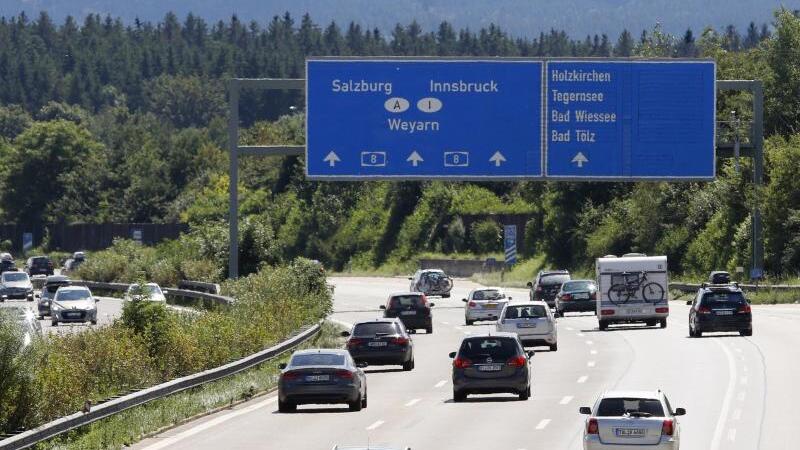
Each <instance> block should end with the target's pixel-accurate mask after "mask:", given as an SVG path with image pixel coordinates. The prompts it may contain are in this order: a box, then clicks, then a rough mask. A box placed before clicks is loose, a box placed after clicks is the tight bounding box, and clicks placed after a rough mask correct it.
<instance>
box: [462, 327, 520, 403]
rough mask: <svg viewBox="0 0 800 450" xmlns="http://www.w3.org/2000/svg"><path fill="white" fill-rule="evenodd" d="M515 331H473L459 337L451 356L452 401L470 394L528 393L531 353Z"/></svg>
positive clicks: (463, 398)
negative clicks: (463, 336)
mask: <svg viewBox="0 0 800 450" xmlns="http://www.w3.org/2000/svg"><path fill="white" fill-rule="evenodd" d="M531 356H533V351H528V352H526V351H525V349H524V348H523V347H522V343H521V342H520V340H519V337H517V335H516V333H487V334H482V335H473V336H469V337H466V338H464V340H463V341H461V347H460V348H459V350H458V352H453V353H450V357H451V358H453V401H455V402H461V401H464V400H466V398H467V395H469V394H494V393H511V394H516V395H518V396H519V399H520V400H527V399H528V398H529V397H530V396H531V369H530V367H529V364H530V357H531Z"/></svg>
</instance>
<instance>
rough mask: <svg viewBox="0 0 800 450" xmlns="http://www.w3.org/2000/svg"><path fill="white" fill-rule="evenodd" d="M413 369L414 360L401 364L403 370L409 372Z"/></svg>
mask: <svg viewBox="0 0 800 450" xmlns="http://www.w3.org/2000/svg"><path fill="white" fill-rule="evenodd" d="M413 368H414V360H413V359H412V360H410V361H406V362H404V363H403V370H404V371H406V372H409V371H410V370H411V369H413Z"/></svg>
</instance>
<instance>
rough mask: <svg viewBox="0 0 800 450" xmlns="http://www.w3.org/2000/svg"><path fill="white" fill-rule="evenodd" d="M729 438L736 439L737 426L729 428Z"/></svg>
mask: <svg viewBox="0 0 800 450" xmlns="http://www.w3.org/2000/svg"><path fill="white" fill-rule="evenodd" d="M728 440H730V441H735V440H736V428H731V429H730V430H728Z"/></svg>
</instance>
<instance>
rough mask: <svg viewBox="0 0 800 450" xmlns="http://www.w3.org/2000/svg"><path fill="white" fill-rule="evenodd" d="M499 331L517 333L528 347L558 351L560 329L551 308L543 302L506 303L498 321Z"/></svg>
mask: <svg viewBox="0 0 800 450" xmlns="http://www.w3.org/2000/svg"><path fill="white" fill-rule="evenodd" d="M497 331H504V332H508V333H516V334H517V336H519V340H520V341H522V344H523V345H525V346H526V347H533V346H537V345H546V346H548V347H550V351H552V352H554V351H557V350H558V328H556V319H555V317H553V313H552V311H550V307H549V306H547V303H545V302H543V301H535V302H531V301H516V302H509V303H506V306H505V308H503V311H502V312H501V313H500V318H499V319H498V321H497Z"/></svg>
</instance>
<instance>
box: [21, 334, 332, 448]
mask: <svg viewBox="0 0 800 450" xmlns="http://www.w3.org/2000/svg"><path fill="white" fill-rule="evenodd" d="M341 330H342V328H341V327H339V326H338V325H335V324H332V323H329V322H326V323H325V324H324V325H323V326H322V330H321V331H320V333H319V334H318V335H317V336H315V337H314V338H312V339H311V340H309V341H308V342H306V343H305V344H303V345H302V346H301V347H300V348H317V347H319V348H340V347H342V345H344V338H342V337H341V336H340V335H339V333H340V332H341ZM288 357H289V353H287V354H286V355H284V356H283V357H281V358H277V359H275V360H272V361H269V362H265V363H264V364H261V365H259V366H257V367H254V368H252V369H249V370H247V371H245V372H242V373H239V374H237V375H233V376H231V377H228V378H224V379H222V380H218V381H215V382H212V383H208V384H206V385H203V386H200V387H197V388H194V389H190V390H188V391H185V392H181V393H178V394H175V395H171V396H169V397H166V398H163V399H160V400H155V401H153V402H150V403H148V404H146V405H142V406H138V407H136V408H132V409H129V410H127V411H124V412H122V413H120V414H117V415H114V416H112V417H109V418H107V419H103V420H100V421H98V422H95V423H93V424H91V425H87V426H85V427H81V428H79V429H76V430H74V431H71V432H69V433H67V434H64V435H62V436H59V437H56V438H53V439H51V440H49V441H46V442H43V443H41V444H38V445H37V446H36V448H37V449H59V450H60V449H64V450H66V449H81V450H92V449H98V450H99V449H121V448H124V447H125V446H130V445H131V444H133V443H135V442H138V441H140V440H142V439H143V438H146V437H148V436H151V435H153V434H154V433H157V432H159V431H161V430H164V429H166V428H170V427H173V426H175V425H178V424H181V423H185V422H187V421H189V420H191V419H193V418H197V417H199V416H202V415H206V414H209V413H211V412H214V411H216V410H219V409H222V408H225V407H230V406H233V405H235V404H237V403H240V402H242V401H246V400H249V399H250V398H252V397H254V396H258V395H260V394H263V393H266V392H269V391H270V390H272V389H274V388H275V387H276V383H277V378H278V373H279V369H278V364H280V363H281V362H284V361H286V359H288Z"/></svg>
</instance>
